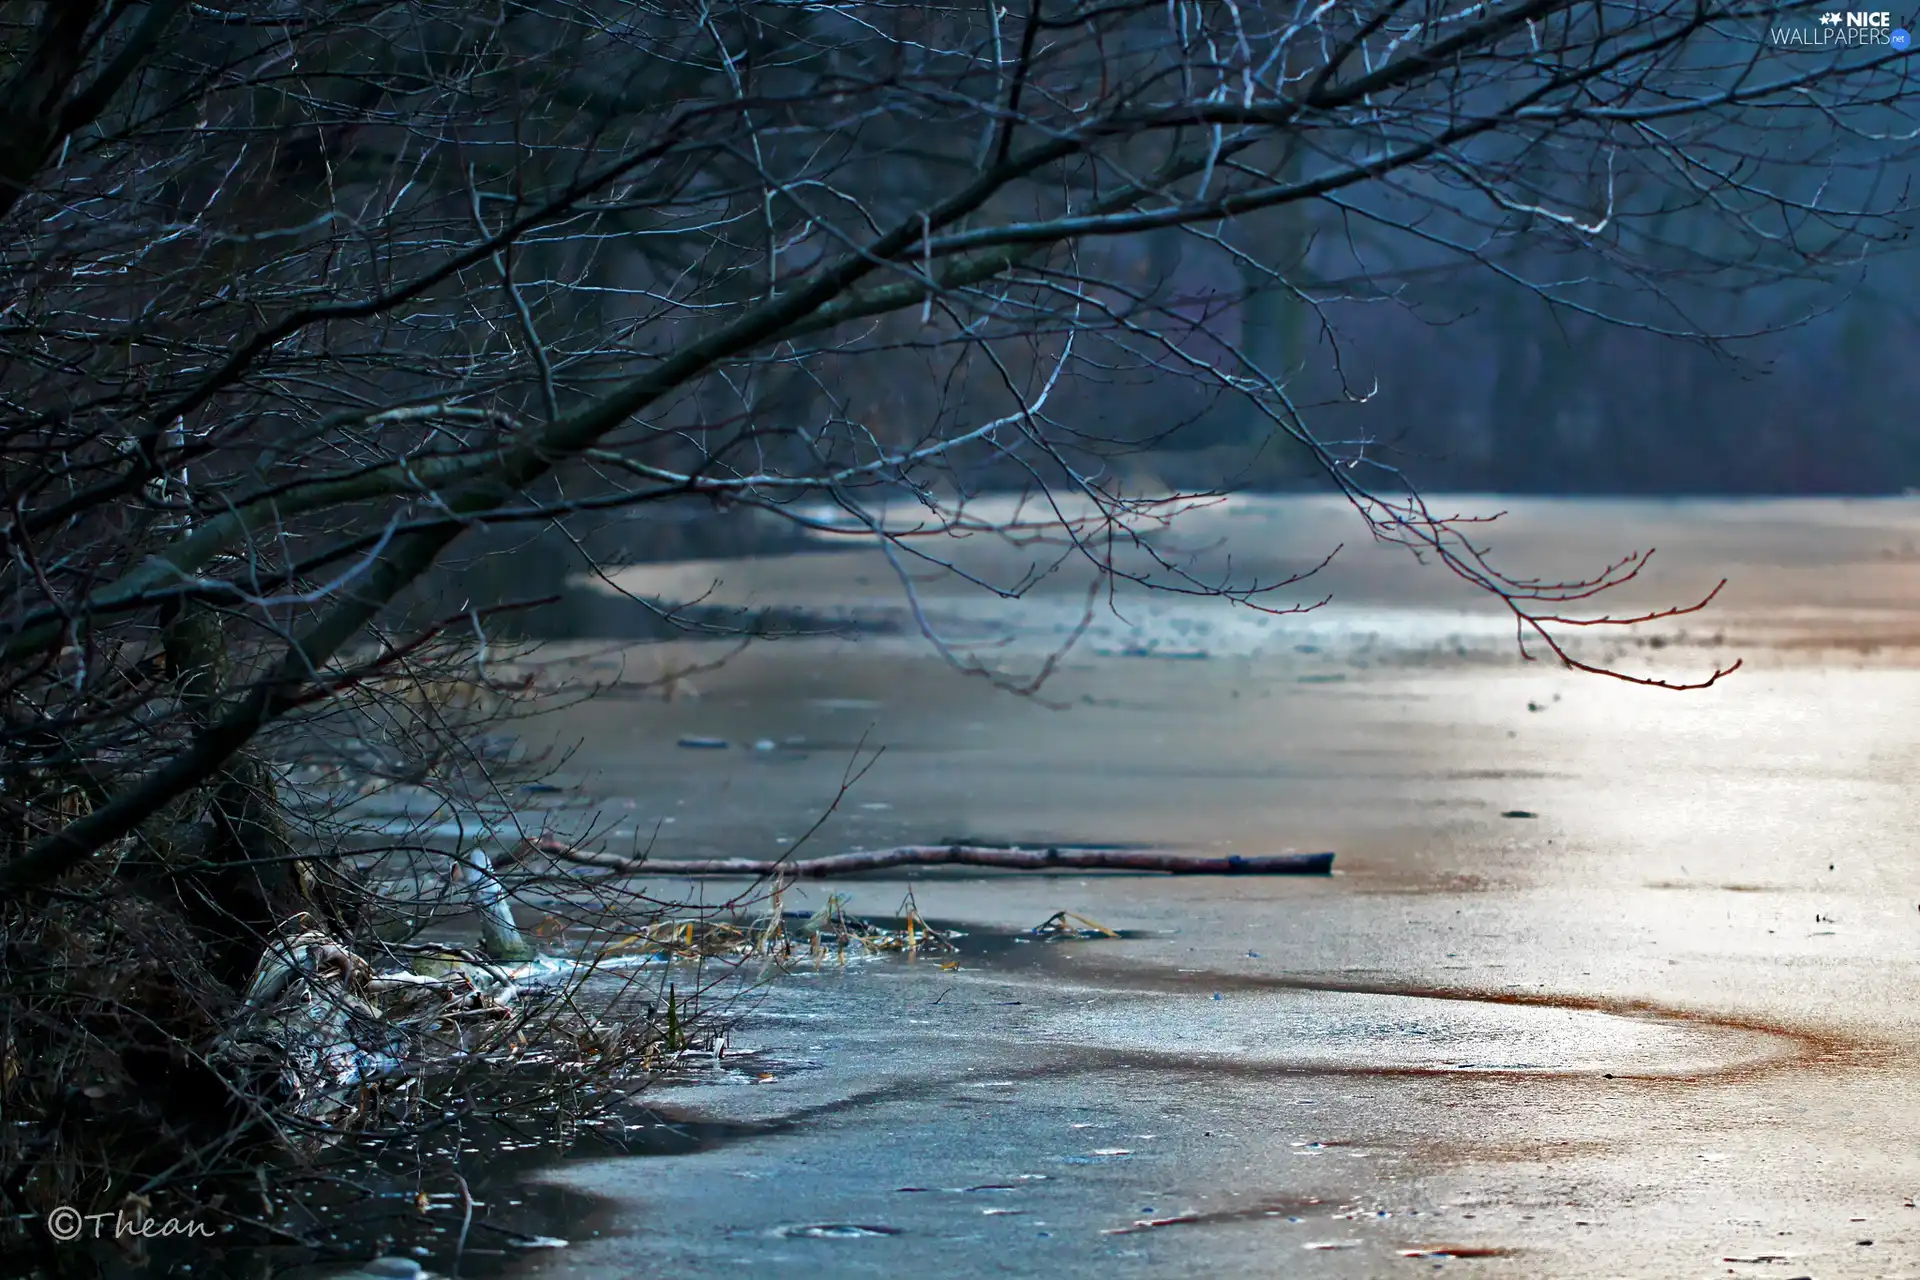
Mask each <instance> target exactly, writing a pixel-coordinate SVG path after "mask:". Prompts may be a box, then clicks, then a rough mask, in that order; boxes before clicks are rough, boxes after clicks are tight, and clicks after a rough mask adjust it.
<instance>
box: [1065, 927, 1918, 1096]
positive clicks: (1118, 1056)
mask: <svg viewBox="0 0 1920 1280" xmlns="http://www.w3.org/2000/svg"><path fill="white" fill-rule="evenodd" d="M1073 977H1074V979H1075V981H1076V982H1077V983H1087V982H1089V981H1090V980H1091V981H1092V982H1094V983H1096V984H1108V983H1110V984H1111V989H1112V990H1113V993H1114V994H1115V995H1118V996H1125V995H1138V994H1153V993H1159V992H1168V993H1190V992H1200V991H1206V992H1219V993H1227V992H1278V991H1298V992H1315V993H1323V994H1345V995H1366V996H1384V997H1397V998H1403V999H1413V1000H1437V1001H1450V1002H1461V1003H1470V1004H1485V1005H1496V1006H1504V1007H1508V1008H1533V1009H1553V1010H1558V1011H1563V1012H1575V1013H1591V1014H1600V1015H1605V1016H1609V1017H1615V1018H1622V1019H1627V1020H1630V1021H1634V1022H1641V1023H1663V1024H1667V1025H1679V1026H1686V1027H1695V1028H1700V1029H1703V1030H1707V1031H1720V1032H1727V1033H1733V1034H1738V1035H1743V1036H1749V1037H1758V1038H1759V1039H1760V1040H1761V1041H1762V1042H1764V1043H1766V1044H1767V1045H1768V1047H1769V1048H1770V1049H1772V1050H1773V1051H1772V1052H1768V1053H1763V1054H1758V1055H1755V1054H1743V1055H1741V1056H1740V1057H1739V1058H1738V1059H1737V1060H1733V1061H1728V1062H1726V1063H1724V1064H1721V1065H1716V1066H1713V1067H1710V1068H1706V1069H1698V1070H1685V1071H1654V1070H1646V1069H1635V1068H1634V1067H1631V1066H1619V1067H1614V1068H1612V1069H1607V1068H1603V1067H1597V1066H1579V1067H1561V1068H1553V1067H1547V1068H1525V1069H1511V1068H1502V1067H1498V1066H1487V1067H1480V1066H1470V1065H1460V1066H1438V1065H1425V1064H1399V1063H1379V1064H1368V1063H1340V1062H1330V1063H1329V1062H1316V1063H1288V1062H1273V1061H1248V1060H1244V1059H1239V1060H1236V1059H1231V1058H1226V1057H1224V1056H1223V1057H1218V1058H1216V1057H1211V1056H1209V1057H1205V1058H1200V1059H1196V1058H1195V1057H1194V1056H1193V1055H1190V1054H1175V1053H1167V1052H1164V1051H1160V1050H1154V1049H1141V1050H1132V1049H1104V1050H1101V1051H1100V1052H1101V1053H1102V1056H1103V1057H1104V1058H1105V1062H1106V1065H1118V1064H1119V1063H1120V1062H1122V1061H1124V1062H1125V1063H1126V1064H1127V1065H1131V1066H1134V1067H1139V1068H1145V1069H1155V1068H1159V1069H1166V1070H1181V1071H1194V1070H1199V1071H1204V1072H1213V1073H1218V1074H1222V1075H1232V1076H1245V1077H1262V1076H1275V1077H1303V1076H1367V1077H1379V1078H1440V1079H1448V1078H1451V1079H1462V1078H1464V1079H1489V1078H1491V1079H1501V1078H1511V1079H1528V1080H1553V1079H1579V1080H1594V1081H1604V1082H1608V1083H1614V1082H1619V1083H1635V1084H1665V1085H1675V1084H1702V1083H1711V1082H1723V1081H1734V1080H1743V1079H1751V1078H1754V1077H1757V1076H1760V1075H1767V1074H1773V1073H1777V1072H1785V1071H1839V1070H1857V1069H1861V1068H1866V1067H1877V1066H1883V1065H1885V1064H1887V1063H1889V1062H1892V1061H1894V1060H1895V1059H1896V1058H1897V1057H1898V1056H1899V1055H1900V1054H1901V1053H1902V1052H1903V1051H1902V1050H1901V1049H1900V1048H1899V1047H1898V1046H1895V1045H1893V1044H1886V1043H1878V1042H1874V1041H1871V1040H1868V1039H1865V1038H1863V1037H1858V1036H1853V1035H1848V1034H1844V1033H1840V1032H1835V1031H1831V1030H1824V1029H1816V1028H1811V1027H1807V1026H1802V1025H1795V1024H1792V1023H1787V1022H1783V1021H1774V1020H1768V1019H1762V1018H1753V1017H1747V1016H1743V1015H1739V1014H1732V1013H1720V1012H1713V1011H1709V1010H1703V1009H1697V1008H1688V1007H1685V1006H1681V1005H1671V1004H1663V1003H1660V1002H1658V1001H1653V1000H1646V999H1639V998H1631V997H1618V996H1597V995H1581V994H1575V993H1564V992H1518V991H1505V990H1499V989H1487V988H1475V987H1466V986H1451V985H1449V986H1440V985H1432V984H1423V983H1412V982H1391V981H1387V982H1381V981H1352V980H1348V979H1342V978H1331V977H1314V976H1311V975H1279V974H1257V973H1232V972H1227V971H1219V970H1202V971H1197V972H1187V971H1180V970H1173V969H1166V968H1160V967H1157V966H1148V965H1142V964H1138V963H1130V962H1127V961H1124V960H1114V959H1110V958H1106V957H1099V958H1095V957H1088V958H1087V961H1086V962H1085V963H1082V964H1078V965H1076V967H1075V969H1074V973H1073Z"/></svg>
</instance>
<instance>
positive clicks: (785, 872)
mask: <svg viewBox="0 0 1920 1280" xmlns="http://www.w3.org/2000/svg"><path fill="white" fill-rule="evenodd" d="M526 848H527V849H528V850H530V851H533V852H538V853H544V854H546V855H547V856H548V857H551V858H559V859H562V860H564V861H567V862H578V863H581V864H582V865H585V866H590V867H605V868H607V869H608V870H611V871H621V872H635V871H645V872H647V873H649V874H651V875H659V876H756V877H757V876H765V875H777V876H781V877H783V878H788V879H796V880H820V879H824V878H826V877H828V876H842V875H851V874H854V873H857V872H862V871H884V870H887V869H889V868H892V867H938V866H961V867H998V868H1002V869H1005V870H1011V871H1052V870H1065V869H1073V870H1094V871H1164V872H1168V873H1170V874H1173V875H1201V876H1259V875H1265V876H1323V875H1327V874H1329V873H1330V872H1331V871H1332V870H1333V855H1332V854H1331V853H1256V854H1212V853H1172V852H1169V851H1166V850H1162V849H1090V848H1084V847H1074V848H1065V849H1058V848H1054V849H1020V848H1007V847H1004V846H1001V845H969V844H910V845H903V846H901V847H900V848H897V849H867V850H863V851H861V852H859V853H836V854H832V855H829V856H827V857H822V858H793V859H789V860H785V861H780V862H769V861H762V860H760V859H756V858H697V859H680V860H675V859H668V858H623V857H621V856H620V855H619V854H616V853H597V852H594V851H593V850H589V849H581V848H577V847H576V846H574V845H570V844H567V843H566V842H565V841H562V840H555V839H552V838H547V837H543V838H540V839H530V840H528V841H527V842H526Z"/></svg>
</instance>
